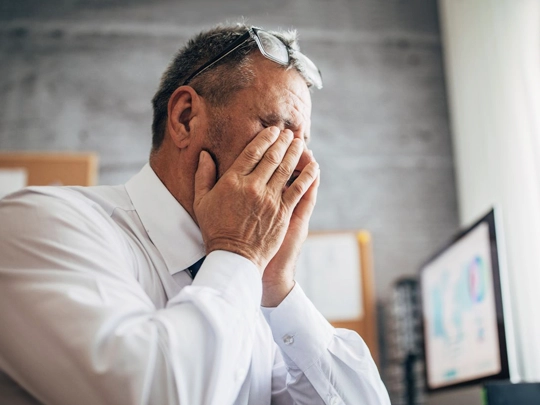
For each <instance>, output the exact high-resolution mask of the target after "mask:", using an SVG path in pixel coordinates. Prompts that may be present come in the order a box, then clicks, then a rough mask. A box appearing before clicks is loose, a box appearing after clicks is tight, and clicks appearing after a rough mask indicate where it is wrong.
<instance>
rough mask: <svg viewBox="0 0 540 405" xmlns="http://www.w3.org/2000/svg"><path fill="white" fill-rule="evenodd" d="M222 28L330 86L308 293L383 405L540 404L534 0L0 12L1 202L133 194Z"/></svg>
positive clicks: (58, 4)
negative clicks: (292, 55)
mask: <svg viewBox="0 0 540 405" xmlns="http://www.w3.org/2000/svg"><path fill="white" fill-rule="evenodd" d="M225 21H228V22H235V21H247V22H248V23H249V24H251V25H253V26H257V27H262V28H265V29H269V30H271V29H278V28H280V29H283V28H294V29H296V30H297V31H298V33H299V40H300V46H301V49H302V51H303V52H304V53H305V54H306V55H308V56H309V58H311V59H312V60H313V61H314V62H315V64H316V65H317V66H318V68H319V69H320V71H321V73H322V78H323V88H322V89H321V90H314V91H312V92H311V97H312V103H313V108H312V118H311V121H312V123H311V138H312V139H311V142H310V145H309V148H310V149H312V150H313V153H314V156H315V158H316V159H317V161H318V162H319V164H320V169H321V184H320V188H319V192H318V199H317V205H316V208H315V211H314V213H313V216H312V219H311V222H310V235H309V237H308V240H307V241H306V243H305V245H304V249H303V251H302V254H301V256H300V259H299V264H298V270H297V281H298V282H299V283H300V284H301V285H302V286H304V290H305V291H306V294H308V296H309V297H310V299H311V300H312V301H313V302H314V304H315V305H316V306H317V308H318V309H319V310H320V311H321V313H322V314H323V315H324V316H325V317H326V318H327V319H328V320H329V321H330V322H331V323H333V324H334V326H336V327H347V328H350V329H353V330H356V331H357V332H359V333H360V335H361V336H362V337H363V338H364V340H365V341H366V343H367V344H368V346H369V348H370V350H371V353H372V355H373V357H374V359H375V360H376V362H377V365H378V368H379V371H380V374H381V376H382V379H383V381H384V383H385V385H386V388H387V389H388V392H389V395H390V398H391V402H392V404H393V405H420V404H426V405H430V404H435V405H439V404H440V405H446V404H457V403H459V404H462V405H469V404H470V405H480V404H488V405H491V404H508V405H510V404H511V405H528V404H533V403H534V404H539V403H540V385H539V384H538V383H539V382H540V345H539V344H538V342H540V317H539V316H538V310H537V309H538V308H540V294H539V293H538V290H539V289H540V271H539V269H540V114H539V111H540V52H539V50H540V2H539V1H537V0H496V1H495V0H438V1H437V0H279V1H275V2H264V1H252V0H226V1H220V0H197V1H194V0H155V1H152V2H145V1H139V0H94V1H79V0H47V1H37V0H18V1H9V0H0V197H2V196H4V195H7V194H9V193H11V192H13V191H16V190H17V189H19V188H21V187H24V186H27V185H56V186H61V185H83V186H92V185H114V184H123V183H125V182H126V181H128V180H129V179H130V178H131V177H132V176H133V175H135V174H136V173H137V172H139V171H140V169H141V168H142V167H143V166H144V165H145V163H146V162H147V161H148V156H149V151H150V147H151V122H152V106H151V99H152V96H153V95H154V92H155V91H156V89H157V86H158V84H159V78H160V77H161V74H162V73H163V71H164V70H165V68H166V67H167V65H168V63H169V61H170V59H171V57H172V55H173V54H174V53H175V51H176V50H177V49H179V48H180V47H181V46H182V45H183V44H184V43H185V41H186V40H187V39H188V38H189V37H190V36H192V35H193V34H195V33H197V32H199V31H201V30H202V29H204V28H208V27H211V26H213V25H215V24H217V23H220V22H225ZM0 226H1V224H0ZM0 282H1V281H0ZM1 329H2V327H1V325H0V330H1ZM0 333H1V332H0ZM0 402H2V401H1V400H0ZM361 403H362V402H361V400H360V399H359V402H358V404H361ZM351 405H354V404H351Z"/></svg>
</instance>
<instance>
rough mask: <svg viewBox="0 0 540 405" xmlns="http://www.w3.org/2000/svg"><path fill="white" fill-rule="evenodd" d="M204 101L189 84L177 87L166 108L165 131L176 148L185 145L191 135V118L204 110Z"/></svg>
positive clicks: (181, 147)
mask: <svg viewBox="0 0 540 405" xmlns="http://www.w3.org/2000/svg"><path fill="white" fill-rule="evenodd" d="M203 104H204V101H203V100H202V98H201V97H200V96H199V95H198V94H197V92H196V91H195V90H194V89H193V88H192V87H190V86H180V87H178V88H177V89H176V90H175V91H174V93H173V94H172V96H171V98H170V99H169V104H168V108H167V112H168V117H167V133H168V134H169V136H170V137H171V139H172V141H173V142H174V144H175V145H176V147H177V148H179V149H183V148H185V147H187V146H188V145H189V143H190V141H191V139H192V137H193V120H194V119H196V118H198V117H199V115H200V114H201V113H202V111H203V110H204V106H203Z"/></svg>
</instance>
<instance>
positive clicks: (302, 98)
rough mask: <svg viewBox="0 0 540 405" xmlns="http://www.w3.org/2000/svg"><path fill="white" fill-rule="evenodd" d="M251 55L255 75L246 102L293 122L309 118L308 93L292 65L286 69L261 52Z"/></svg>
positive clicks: (303, 81)
mask: <svg viewBox="0 0 540 405" xmlns="http://www.w3.org/2000/svg"><path fill="white" fill-rule="evenodd" d="M253 59H254V63H253V64H252V66H253V71H254V76H255V77H254V81H253V84H252V85H251V86H250V88H249V89H250V90H251V92H252V94H253V97H252V98H251V100H245V101H246V103H250V102H251V103H252V105H253V107H254V108H256V109H262V110H264V111H265V113H266V114H267V115H279V116H281V118H284V119H288V120H292V121H295V122H294V124H297V125H301V124H307V123H308V122H309V120H310V119H311V95H310V93H309V89H308V87H307V84H306V82H305V80H304V79H303V78H302V76H301V75H300V74H299V73H298V72H297V71H296V70H295V69H294V68H289V69H286V68H284V67H283V66H280V65H278V64H277V63H275V62H273V61H271V60H268V59H266V58H265V57H263V56H262V55H257V56H256V57H254V58H253ZM273 118H279V117H277V116H276V117H273ZM300 121H306V122H304V123H302V122H300Z"/></svg>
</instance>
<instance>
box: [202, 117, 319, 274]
mask: <svg viewBox="0 0 540 405" xmlns="http://www.w3.org/2000/svg"><path fill="white" fill-rule="evenodd" d="M303 148H304V143H303V141H302V140H300V139H297V138H294V137H293V134H292V132H291V131H289V130H285V131H282V132H280V130H279V129H278V128H276V127H270V128H266V129H265V130H263V131H261V132H260V133H259V134H258V135H257V136H256V137H255V138H254V139H253V140H252V141H251V142H250V143H249V144H248V145H247V146H246V147H245V149H244V150H243V151H242V153H241V154H240V156H238V158H237V159H236V161H235V162H234V163H233V164H232V166H231V167H230V168H229V169H228V170H227V171H226V172H225V173H224V174H223V176H222V177H221V178H220V179H219V180H218V181H217V182H216V166H215V164H214V161H213V160H212V158H211V156H210V155H209V154H208V152H206V151H202V152H201V155H200V160H199V167H198V169H197V173H196V174H195V199H194V212H195V216H196V218H197V222H198V224H199V228H200V229H201V232H202V236H203V240H204V243H205V245H206V253H207V254H208V253H210V252H212V251H214V250H226V251H230V252H233V253H237V254H240V255H242V256H244V257H246V258H247V259H249V260H251V261H252V262H253V263H255V265H256V266H257V267H258V268H259V270H260V271H261V273H262V272H263V271H264V269H265V268H266V265H267V264H268V262H269V261H270V260H271V259H272V258H273V257H274V255H275V254H276V252H277V251H278V249H279V247H280V246H281V244H282V242H283V238H284V237H285V233H286V232H287V228H288V226H289V221H290V219H291V215H292V212H293V210H294V208H295V207H296V205H297V204H298V202H299V201H300V199H301V198H302V196H303V195H304V194H305V193H306V191H307V190H308V189H309V187H310V186H311V184H312V183H313V182H314V181H315V179H316V178H317V175H318V165H317V163H316V162H311V163H310V164H309V165H307V166H306V167H305V168H304V169H303V170H302V173H301V174H300V176H298V178H297V179H296V180H295V181H294V183H293V184H292V185H291V186H290V187H289V188H287V189H285V191H284V187H285V185H286V183H287V181H288V180H289V178H290V177H291V175H292V174H293V172H294V170H295V168H296V166H297V164H298V161H299V160H300V157H301V155H302V151H303Z"/></svg>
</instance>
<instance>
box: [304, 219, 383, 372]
mask: <svg viewBox="0 0 540 405" xmlns="http://www.w3.org/2000/svg"><path fill="white" fill-rule="evenodd" d="M346 256H347V257H346ZM340 278H341V281H340V280H339V279H340ZM296 279H297V281H298V282H299V283H300V285H301V286H302V288H303V289H304V291H305V292H306V295H307V296H308V297H309V298H310V299H311V300H312V301H313V303H314V304H315V306H316V307H317V308H318V309H319V310H320V311H321V313H322V314H323V315H324V316H325V317H326V319H327V320H328V321H329V322H330V323H331V324H332V325H333V326H334V327H336V328H346V329H351V330H354V331H356V332H357V333H358V334H359V335H360V336H362V338H363V339H364V341H365V342H366V344H367V346H368V347H369V349H370V351H371V354H372V356H373V358H374V359H375V361H376V362H378V353H379V348H378V340H377V339H378V336H377V314H376V301H375V286H374V274H373V254H372V240H371V235H370V233H369V232H367V231H364V230H361V231H357V232H355V231H341V232H340V231H332V232H312V233H310V235H309V237H308V239H307V241H306V243H305V244H304V248H303V249H302V253H301V255H300V258H299V260H298V268H297V278H296Z"/></svg>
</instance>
